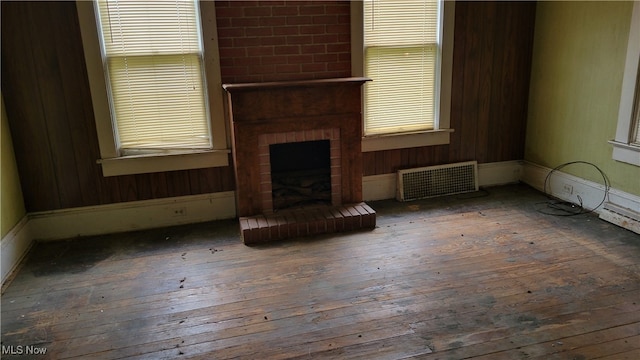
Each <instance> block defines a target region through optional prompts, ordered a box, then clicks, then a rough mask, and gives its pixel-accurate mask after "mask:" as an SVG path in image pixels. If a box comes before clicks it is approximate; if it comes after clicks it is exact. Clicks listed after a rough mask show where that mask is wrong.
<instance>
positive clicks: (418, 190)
mask: <svg viewBox="0 0 640 360" xmlns="http://www.w3.org/2000/svg"><path fill="white" fill-rule="evenodd" d="M397 190H398V191H397V196H396V198H397V199H398V200H399V201H411V200H417V199H424V198H430V197H435V196H443V195H452V194H460V193H465V192H471V191H478V162H477V161H467V162H462V163H456V164H447V165H438V166H429V167H422V168H416V169H407V170H399V171H398V189H397Z"/></svg>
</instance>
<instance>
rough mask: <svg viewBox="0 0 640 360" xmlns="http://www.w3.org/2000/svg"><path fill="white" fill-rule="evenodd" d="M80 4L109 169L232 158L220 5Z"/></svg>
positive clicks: (104, 0)
mask: <svg viewBox="0 0 640 360" xmlns="http://www.w3.org/2000/svg"><path fill="white" fill-rule="evenodd" d="M212 4H213V3H212ZM77 6H78V14H79V19H80V23H81V30H82V36H83V44H84V46H85V57H86V59H87V70H88V75H89V82H90V86H91V93H92V100H93V103H94V113H95V117H96V125H97V128H98V138H99V142H100V150H101V157H102V159H101V160H100V162H101V164H102V167H103V173H104V175H105V176H110V175H121V174H131V173H143V172H155V171H170V170H181V169H192V168H200V167H210V166H224V165H228V150H227V144H226V134H225V126H224V115H223V109H222V93H221V84H220V73H219V71H220V70H219V64H218V63H217V60H215V59H217V58H218V56H217V36H215V35H213V36H211V34H212V33H213V34H215V32H216V28H215V7H214V5H210V4H206V5H205V3H203V4H202V6H203V7H207V10H206V12H205V10H204V9H203V11H202V13H203V14H208V15H207V16H208V17H209V18H207V23H208V24H212V19H213V26H211V25H210V26H209V28H208V29H201V26H200V16H199V15H200V9H199V8H198V3H197V2H196V1H195V0H191V1H153V2H150V1H123V0H97V1H96V3H95V7H94V6H93V4H92V3H88V4H86V3H85V2H83V1H78V2H77ZM202 38H207V39H213V40H212V43H210V44H209V45H210V46H209V49H207V47H205V46H203V43H202ZM211 45H213V46H211ZM208 59H213V60H208ZM210 72H211V73H212V74H209V73H210ZM205 74H208V76H209V77H206V76H205ZM207 80H209V81H207ZM209 82H211V83H212V84H210V85H214V86H209V87H207V84H208V83H209ZM216 85H217V86H216ZM209 108H211V111H210V109H209Z"/></svg>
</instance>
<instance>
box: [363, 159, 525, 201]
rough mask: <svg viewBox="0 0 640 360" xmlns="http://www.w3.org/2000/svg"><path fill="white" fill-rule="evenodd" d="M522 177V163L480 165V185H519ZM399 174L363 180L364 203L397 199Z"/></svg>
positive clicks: (517, 161)
mask: <svg viewBox="0 0 640 360" xmlns="http://www.w3.org/2000/svg"><path fill="white" fill-rule="evenodd" d="M521 175H522V161H519V160H514V161H502V162H495V163H486V164H478V185H479V186H496V185H505V184H512V183H517V182H518V181H520V177H521ZM396 183H397V174H395V173H392V174H382V175H372V176H365V177H363V178H362V194H363V198H364V201H375V200H385V199H395V198H396Z"/></svg>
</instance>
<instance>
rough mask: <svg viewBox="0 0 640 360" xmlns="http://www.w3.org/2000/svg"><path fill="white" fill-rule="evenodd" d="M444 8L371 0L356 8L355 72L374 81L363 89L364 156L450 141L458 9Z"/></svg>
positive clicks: (424, 1) (425, 1) (426, 0)
mask: <svg viewBox="0 0 640 360" xmlns="http://www.w3.org/2000/svg"><path fill="white" fill-rule="evenodd" d="M446 3H447V2H444V1H439V0H407V1H400V2H399V1H392V0H370V1H364V2H362V3H356V8H355V9H352V14H356V15H355V16H354V19H353V20H352V23H353V24H354V26H358V27H361V28H360V29H358V28H355V29H354V31H352V33H354V34H355V35H354V39H353V41H352V42H353V43H355V44H356V46H357V48H355V49H354V50H353V52H354V53H358V52H359V53H361V55H360V56H361V59H360V58H359V57H355V58H354V59H353V61H352V63H354V64H356V67H354V73H355V74H357V75H362V76H365V77H368V78H371V79H372V80H373V81H372V82H369V83H367V84H365V86H364V96H363V98H364V99H363V102H364V104H363V105H364V124H363V129H364V139H363V150H364V151H374V150H382V149H389V148H402V147H412V146H424V145H435V144H443V143H448V142H449V132H450V131H451V130H450V129H448V128H449V106H450V105H449V103H450V82H451V57H452V42H453V40H452V39H453V36H452V35H453V28H452V25H453V9H454V5H455V4H446ZM445 7H446V9H445ZM353 10H355V11H353ZM360 17H361V19H360ZM355 37H359V38H360V39H357V38H355ZM360 64H362V65H360ZM358 66H361V69H359V68H358Z"/></svg>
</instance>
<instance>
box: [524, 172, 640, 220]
mask: <svg viewBox="0 0 640 360" xmlns="http://www.w3.org/2000/svg"><path fill="white" fill-rule="evenodd" d="M551 170H552V169H550V168H547V167H544V166H540V165H537V164H534V163H530V162H525V163H524V167H523V171H522V174H523V175H522V181H523V182H524V183H526V184H529V185H530V186H532V187H534V188H536V189H538V190H540V191H544V180H545V178H546V177H547V175H548V174H549V172H550V171H551ZM603 182H604V181H603ZM565 185H568V187H565ZM546 190H547V191H546V192H547V193H548V194H549V195H551V196H553V197H556V198H558V199H561V200H565V201H570V202H573V203H578V202H579V200H578V196H580V198H582V201H583V206H584V207H585V208H587V209H593V208H595V207H596V206H598V205H599V204H600V203H601V202H602V199H603V197H604V192H605V188H604V184H601V183H597V182H593V181H589V180H585V179H582V178H579V177H577V176H573V175H570V174H567V173H565V172H562V171H556V172H554V174H553V176H551V178H550V179H549V181H548V183H547V189H546ZM607 201H608V202H610V203H613V204H615V205H618V206H621V207H623V208H627V209H629V210H631V211H633V212H636V213H640V197H639V196H637V195H633V194H630V193H627V192H624V191H621V190H618V189H614V188H610V189H609V196H608V199H607ZM600 209H601V208H598V209H596V210H595V211H596V212H599V210H600Z"/></svg>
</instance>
